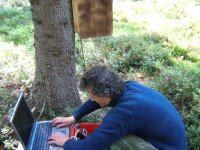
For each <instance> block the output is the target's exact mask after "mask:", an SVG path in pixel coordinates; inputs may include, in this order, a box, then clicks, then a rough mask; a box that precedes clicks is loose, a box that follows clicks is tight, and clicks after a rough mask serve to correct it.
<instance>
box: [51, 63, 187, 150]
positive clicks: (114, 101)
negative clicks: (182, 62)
mask: <svg viewBox="0 0 200 150" xmlns="http://www.w3.org/2000/svg"><path fill="white" fill-rule="evenodd" d="M80 89H81V90H85V91H86V92H87V93H88V94H89V97H90V99H89V100H88V101H86V102H85V103H84V104H83V105H82V106H80V108H79V109H78V110H77V111H76V112H75V113H74V114H73V115H72V116H71V117H57V118H55V119H54V120H53V121H52V126H57V127H62V126H67V125H69V124H71V123H72V122H74V121H77V120H79V119H81V118H82V117H84V116H85V115H87V114H89V113H91V112H92V111H94V110H97V109H99V108H101V107H106V106H110V107H112V108H111V110H110V111H109V112H108V113H107V114H106V116H105V117H104V118H103V120H102V123H101V125H100V126H99V127H98V128H97V129H96V130H95V131H94V132H93V133H92V134H90V135H89V136H88V137H86V138H85V139H83V140H78V141H76V140H74V139H70V138H68V137H66V136H64V135H62V134H55V135H53V136H51V137H49V143H50V144H57V145H60V146H63V147H64V150H79V149H80V150H103V149H106V148H108V147H110V146H111V145H112V144H113V143H114V142H116V141H120V140H121V139H123V138H125V141H129V142H124V143H127V145H129V143H131V140H130V139H131V137H133V138H132V139H133V140H132V141H134V139H136V138H134V137H138V138H141V140H145V141H146V142H149V143H151V144H152V145H153V146H154V147H155V148H157V149H160V150H186V149H187V144H186V136H185V130H184V125H183V122H182V120H181V117H180V115H179V113H178V112H177V111H176V109H175V108H174V107H173V105H172V104H171V103H170V102H169V101H168V99H167V98H166V97H164V96H163V95H162V94H160V93H158V92H157V91H155V90H153V89H150V88H148V87H146V86H144V85H141V84H139V83H137V82H135V81H126V82H123V80H122V79H120V78H119V76H118V75H117V74H116V73H115V72H113V71H111V70H109V69H108V68H106V67H105V66H94V67H92V68H91V69H89V70H87V71H86V72H85V73H84V74H83V76H82V77H81V80H80ZM133 135H135V136H133ZM126 137H130V138H129V140H126ZM125 145H126V144H125ZM124 149H131V148H124ZM124 149H123V148H122V150H124Z"/></svg>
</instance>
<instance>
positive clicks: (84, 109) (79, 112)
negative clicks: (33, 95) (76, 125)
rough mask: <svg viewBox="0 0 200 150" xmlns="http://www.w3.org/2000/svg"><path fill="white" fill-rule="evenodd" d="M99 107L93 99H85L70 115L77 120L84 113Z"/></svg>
mask: <svg viewBox="0 0 200 150" xmlns="http://www.w3.org/2000/svg"><path fill="white" fill-rule="evenodd" d="M99 108H101V107H100V105H99V104H97V103H96V102H95V101H92V100H91V99H89V100H87V101H86V102H85V103H83V105H81V106H80V107H79V108H78V110H77V111H75V112H74V113H73V114H72V115H73V116H74V118H75V119H76V121H77V120H79V119H81V118H82V117H84V116H85V115H87V114H89V113H91V112H93V111H95V110H97V109H99Z"/></svg>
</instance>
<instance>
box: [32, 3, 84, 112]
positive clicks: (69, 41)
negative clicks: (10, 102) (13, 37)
mask: <svg viewBox="0 0 200 150" xmlns="http://www.w3.org/2000/svg"><path fill="white" fill-rule="evenodd" d="M30 2H31V11H32V18H33V24H34V39H35V50H36V53H35V65H36V71H35V80H34V84H33V100H34V102H36V103H37V104H38V106H39V107H42V106H43V105H44V103H45V106H46V107H45V109H46V108H53V109H54V110H56V111H59V112H61V111H63V110H66V109H69V108H70V109H71V108H75V107H77V106H78V105H79V104H80V103H81V101H80V98H79V94H78V89H77V80H76V60H75V33H74V29H73V18H72V5H71V0H30Z"/></svg>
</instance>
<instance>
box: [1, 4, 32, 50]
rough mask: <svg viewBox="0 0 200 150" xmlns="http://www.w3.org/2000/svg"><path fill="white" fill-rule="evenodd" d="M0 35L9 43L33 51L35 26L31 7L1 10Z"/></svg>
mask: <svg viewBox="0 0 200 150" xmlns="http://www.w3.org/2000/svg"><path fill="white" fill-rule="evenodd" d="M0 24H1V27H0V35H1V36H2V38H3V39H4V40H5V41H7V42H11V41H12V42H14V44H15V45H20V44H21V45H26V46H27V47H28V48H32V49H33V46H32V45H33V24H32V21H31V12H30V10H29V7H23V8H9V7H8V8H1V9H0Z"/></svg>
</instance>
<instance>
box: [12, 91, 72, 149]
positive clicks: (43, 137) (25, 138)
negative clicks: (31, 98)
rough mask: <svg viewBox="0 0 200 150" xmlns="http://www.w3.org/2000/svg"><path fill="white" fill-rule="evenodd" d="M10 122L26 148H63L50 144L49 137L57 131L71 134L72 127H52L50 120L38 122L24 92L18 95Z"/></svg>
mask: <svg viewBox="0 0 200 150" xmlns="http://www.w3.org/2000/svg"><path fill="white" fill-rule="evenodd" d="M10 124H11V126H12V128H13V130H14V131H15V133H16V135H17V136H18V138H19V140H20V142H21V144H22V146H23V148H24V150H63V148H62V147H60V146H56V145H49V144H48V137H49V136H50V135H52V134H55V133H57V132H58V133H62V134H65V135H67V136H69V130H70V127H64V128H59V129H58V128H56V127H52V126H51V124H50V121H40V122H36V121H35V118H34V117H33V114H32V112H31V110H30V109H29V107H28V104H27V103H26V100H25V98H24V96H23V93H21V94H20V95H19V96H18V99H17V103H16V105H15V107H14V111H13V113H12V116H11V119H10Z"/></svg>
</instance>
